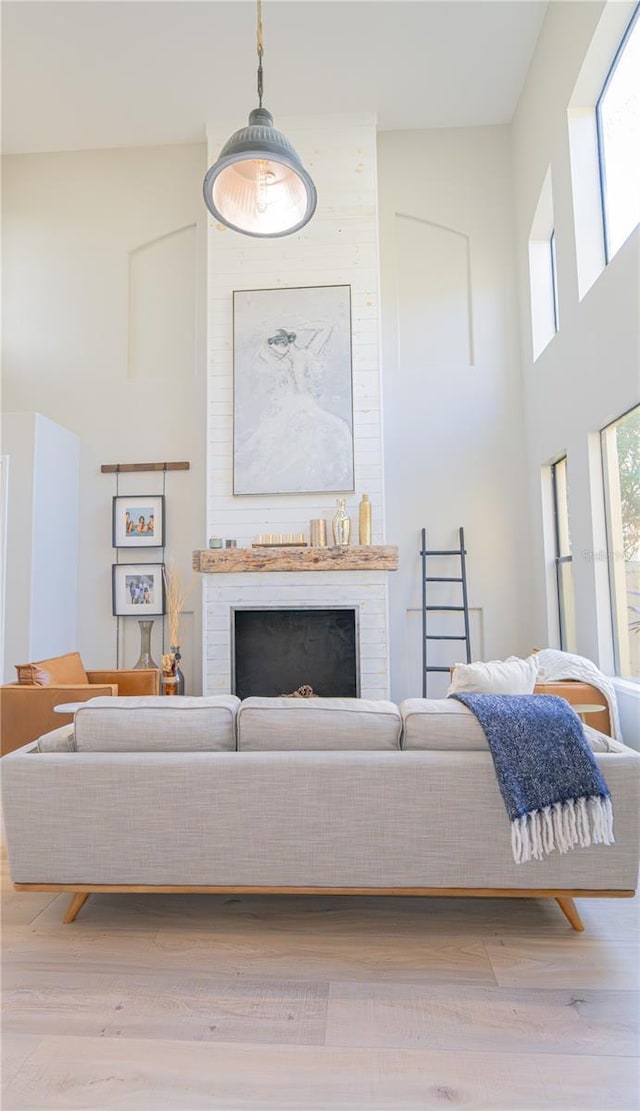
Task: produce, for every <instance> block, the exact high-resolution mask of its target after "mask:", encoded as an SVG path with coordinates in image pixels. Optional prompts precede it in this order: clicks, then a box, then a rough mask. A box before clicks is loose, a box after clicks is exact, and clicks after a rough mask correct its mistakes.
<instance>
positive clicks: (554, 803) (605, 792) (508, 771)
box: [450, 693, 614, 864]
mask: <svg viewBox="0 0 640 1111" xmlns="http://www.w3.org/2000/svg"><path fill="white" fill-rule="evenodd" d="M450 697H451V698H455V699H457V700H458V702H462V703H463V705H464V706H467V707H468V709H469V710H471V711H472V713H474V714H475V716H476V717H477V719H478V721H479V722H480V725H481V726H482V728H483V730H484V734H485V736H486V738H487V743H488V745H489V748H490V750H491V755H492V757H493V763H494V766H495V770H496V775H497V777H498V784H499V787H500V791H501V794H502V798H503V799H504V804H505V806H506V808H507V814H508V815H509V819H510V821H511V847H512V849H513V856H514V860H515V861H516V863H517V864H522V863H525V862H526V861H528V860H531V858H532V857H533V858H534V859H535V860H542V858H543V856H544V855H545V853H550V852H553V850H554V849H558V850H559V851H560V852H561V853H565V852H567V851H568V850H569V849H573V848H575V847H576V845H581V846H582V847H586V846H588V845H591V844H592V843H594V844H604V845H611V844H613V841H614V836H613V809H612V806H611V796H610V794H609V788H608V787H607V785H606V783H605V781H604V779H603V777H602V774H601V772H600V769H599V767H598V765H597V763H596V761H595V759H594V756H593V753H592V751H591V749H590V748H589V745H588V744H587V741H586V740H585V736H584V730H583V728H582V722H581V721H580V719H579V717H578V715H577V714H576V713H575V711H574V710H573V709H572V708H571V706H570V705H569V703H568V702H566V701H565V699H564V698H557V697H556V696H555V695H552V694H531V695H529V694H516V695H513V694H466V693H464V694H463V693H460V694H452V695H450Z"/></svg>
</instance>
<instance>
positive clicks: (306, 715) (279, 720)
mask: <svg viewBox="0 0 640 1111" xmlns="http://www.w3.org/2000/svg"><path fill="white" fill-rule="evenodd" d="M401 730H402V719H401V717H400V711H399V710H398V707H397V706H394V704H393V702H384V701H374V700H369V699H366V698H245V699H244V701H243V702H242V704H241V706H240V709H239V710H238V749H239V750H241V751H244V752H261V751H269V750H273V751H284V750H291V749H298V750H300V749H336V750H339V751H347V750H353V749H398V748H400V734H401Z"/></svg>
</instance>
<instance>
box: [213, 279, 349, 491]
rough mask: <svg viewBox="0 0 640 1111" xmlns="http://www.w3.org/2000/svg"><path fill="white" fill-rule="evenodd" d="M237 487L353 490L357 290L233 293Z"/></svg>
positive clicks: (338, 287) (329, 288)
mask: <svg viewBox="0 0 640 1111" xmlns="http://www.w3.org/2000/svg"><path fill="white" fill-rule="evenodd" d="M233 345H234V357H233V385H234V388H233V492H234V494H308V493H319V492H322V493H325V492H327V493H329V492H333V493H336V492H338V493H340V492H346V493H348V492H350V491H352V490H353V488H354V475H353V388H352V376H351V287H350V286H348V285H331V286H305V287H304V288H300V289H251V290H242V291H236V292H234V294H233Z"/></svg>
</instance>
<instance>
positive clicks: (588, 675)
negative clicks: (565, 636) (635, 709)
mask: <svg viewBox="0 0 640 1111" xmlns="http://www.w3.org/2000/svg"><path fill="white" fill-rule="evenodd" d="M536 660H537V661H538V682H539V683H559V682H561V681H562V680H563V679H580V680H581V681H582V682H583V683H590V684H591V686H592V687H595V688H596V689H597V690H599V691H600V693H601V694H602V697H603V698H605V699H606V702H607V706H608V707H609V720H610V722H611V729H612V732H613V736H614V737H615V739H616V740H617V741H621V740H622V730H621V729H620V716H619V714H618V701H617V698H616V691H615V687H614V685H613V683H612V682H611V680H610V679H607V676H606V675H603V674H602V672H601V671H600V670H599V668H597V667H596V665H595V664H594V663H593V662H592V661H591V660H588V659H586V657H585V656H574V655H573V654H572V653H571V652H560V651H559V650H558V649H557V648H543V649H542V650H541V651H540V652H536Z"/></svg>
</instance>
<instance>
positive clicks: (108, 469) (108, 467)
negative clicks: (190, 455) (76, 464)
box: [100, 463, 191, 474]
mask: <svg viewBox="0 0 640 1111" xmlns="http://www.w3.org/2000/svg"><path fill="white" fill-rule="evenodd" d="M190 468H191V464H190V463H103V464H102V466H101V467H100V471H101V472H102V474H124V473H125V471H188V470H190Z"/></svg>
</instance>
